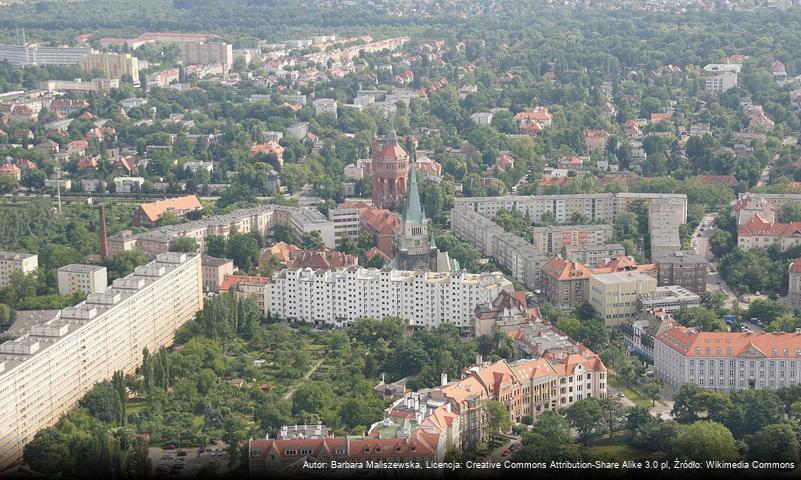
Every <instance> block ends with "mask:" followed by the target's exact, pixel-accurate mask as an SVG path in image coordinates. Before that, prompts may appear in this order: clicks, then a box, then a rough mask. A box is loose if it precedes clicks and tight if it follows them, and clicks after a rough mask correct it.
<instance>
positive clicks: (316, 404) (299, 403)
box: [292, 383, 323, 416]
mask: <svg viewBox="0 0 801 480" xmlns="http://www.w3.org/2000/svg"><path fill="white" fill-rule="evenodd" d="M322 408H323V392H322V391H321V390H320V386H319V385H317V384H315V383H305V384H303V385H301V386H300V387H298V389H297V390H296V391H295V394H294V395H293V396H292V414H293V415H295V416H299V415H300V414H301V413H303V412H306V413H319V412H320V410H321V409H322Z"/></svg>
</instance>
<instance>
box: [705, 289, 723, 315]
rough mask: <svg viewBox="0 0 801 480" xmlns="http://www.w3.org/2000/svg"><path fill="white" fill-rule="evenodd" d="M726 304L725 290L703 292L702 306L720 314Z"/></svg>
mask: <svg viewBox="0 0 801 480" xmlns="http://www.w3.org/2000/svg"><path fill="white" fill-rule="evenodd" d="M725 305H726V294H725V293H723V292H712V291H706V292H704V293H702V294H701V306H702V307H704V308H707V309H709V310H713V311H715V312H716V313H718V314H720V312H721V311H722V310H723V307H724V306H725Z"/></svg>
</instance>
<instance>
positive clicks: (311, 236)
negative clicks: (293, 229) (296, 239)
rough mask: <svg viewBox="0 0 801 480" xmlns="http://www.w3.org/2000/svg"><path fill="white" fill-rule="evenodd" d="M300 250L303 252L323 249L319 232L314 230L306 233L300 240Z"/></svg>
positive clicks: (323, 244) (323, 245)
mask: <svg viewBox="0 0 801 480" xmlns="http://www.w3.org/2000/svg"><path fill="white" fill-rule="evenodd" d="M300 248H302V249H304V250H322V249H323V248H325V243H323V237H322V236H321V235H320V232H319V231H317V230H315V231H313V232H306V233H304V234H303V236H302V237H301V238H300Z"/></svg>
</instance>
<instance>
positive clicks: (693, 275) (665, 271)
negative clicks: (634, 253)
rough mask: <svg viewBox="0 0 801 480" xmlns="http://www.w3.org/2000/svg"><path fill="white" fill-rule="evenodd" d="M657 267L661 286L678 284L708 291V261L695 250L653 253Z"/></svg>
mask: <svg viewBox="0 0 801 480" xmlns="http://www.w3.org/2000/svg"><path fill="white" fill-rule="evenodd" d="M651 258H653V260H654V263H655V264H656V269H657V272H658V273H657V281H658V282H659V285H660V286H663V285H678V286H680V287H684V288H686V289H687V290H689V291H691V292H695V293H697V294H699V295H700V294H702V293H704V292H705V291H706V275H707V266H708V262H707V261H706V259H705V258H704V257H702V256H701V255H697V254H695V253H694V252H682V251H678V250H677V251H675V252H673V253H668V254H665V255H653V254H652V255H651Z"/></svg>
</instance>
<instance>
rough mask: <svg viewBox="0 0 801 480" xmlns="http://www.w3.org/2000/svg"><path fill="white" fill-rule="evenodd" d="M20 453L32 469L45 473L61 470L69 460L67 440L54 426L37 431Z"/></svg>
mask: <svg viewBox="0 0 801 480" xmlns="http://www.w3.org/2000/svg"><path fill="white" fill-rule="evenodd" d="M22 455H23V458H24V459H25V462H26V463H27V464H28V465H30V466H31V468H32V469H34V470H35V471H37V472H41V473H45V474H50V473H57V472H62V471H64V469H65V467H66V466H68V465H69V463H70V461H71V454H70V449H69V441H68V439H67V438H66V437H65V436H64V435H63V434H62V433H61V432H60V431H59V430H58V429H56V428H54V427H50V428H45V429H44V430H40V431H38V432H37V433H36V435H35V436H34V437H33V440H31V442H30V443H28V444H27V445H25V449H24V450H23V454H22Z"/></svg>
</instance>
